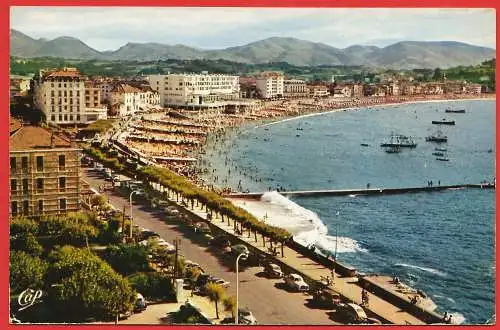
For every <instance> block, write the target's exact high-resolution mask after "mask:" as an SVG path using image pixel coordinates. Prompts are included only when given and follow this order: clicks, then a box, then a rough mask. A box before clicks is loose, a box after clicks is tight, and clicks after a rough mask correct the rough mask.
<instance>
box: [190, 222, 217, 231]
mask: <svg viewBox="0 0 500 330" xmlns="http://www.w3.org/2000/svg"><path fill="white" fill-rule="evenodd" d="M193 227H194V231H195V232H196V233H200V234H210V233H211V232H212V230H211V229H210V226H209V225H208V223H205V222H201V221H200V222H197V223H195V224H194V226H193Z"/></svg>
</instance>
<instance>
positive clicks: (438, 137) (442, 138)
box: [425, 131, 448, 143]
mask: <svg viewBox="0 0 500 330" xmlns="http://www.w3.org/2000/svg"><path fill="white" fill-rule="evenodd" d="M425 141H427V142H437V143H444V142H448V137H447V136H446V135H443V132H441V131H437V132H436V133H435V134H433V135H429V136H428V137H426V138H425Z"/></svg>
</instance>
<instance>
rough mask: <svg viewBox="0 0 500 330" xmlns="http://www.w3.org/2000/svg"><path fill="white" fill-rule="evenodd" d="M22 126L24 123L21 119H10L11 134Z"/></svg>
mask: <svg viewBox="0 0 500 330" xmlns="http://www.w3.org/2000/svg"><path fill="white" fill-rule="evenodd" d="M21 127H23V123H21V122H20V121H19V120H17V119H15V118H11V119H10V127H9V131H10V135H12V134H13V133H14V132H15V131H17V130H18V129H20V128H21Z"/></svg>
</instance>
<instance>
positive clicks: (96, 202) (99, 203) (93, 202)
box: [90, 195, 108, 208]
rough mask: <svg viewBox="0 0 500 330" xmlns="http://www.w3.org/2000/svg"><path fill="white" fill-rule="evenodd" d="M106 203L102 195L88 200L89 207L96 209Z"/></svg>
mask: <svg viewBox="0 0 500 330" xmlns="http://www.w3.org/2000/svg"><path fill="white" fill-rule="evenodd" d="M107 203H108V201H107V199H106V197H105V196H104V195H95V196H93V197H92V199H91V200H90V205H91V206H97V207H98V208H103V207H104V206H105V205H106V204H107Z"/></svg>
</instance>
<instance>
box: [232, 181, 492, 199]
mask: <svg viewBox="0 0 500 330" xmlns="http://www.w3.org/2000/svg"><path fill="white" fill-rule="evenodd" d="M469 188H475V189H495V184H493V183H479V184H469V183H466V184H457V185H446V186H442V185H439V186H425V187H408V188H367V189H341V190H297V191H279V193H280V194H281V195H283V196H286V197H301V196H304V197H324V196H374V195H396V194H405V193H419V192H436V191H442V190H457V189H469ZM264 193H265V192H248V193H244V192H231V193H227V194H224V196H227V197H232V198H249V199H260V198H261V197H262V195H264Z"/></svg>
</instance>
